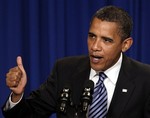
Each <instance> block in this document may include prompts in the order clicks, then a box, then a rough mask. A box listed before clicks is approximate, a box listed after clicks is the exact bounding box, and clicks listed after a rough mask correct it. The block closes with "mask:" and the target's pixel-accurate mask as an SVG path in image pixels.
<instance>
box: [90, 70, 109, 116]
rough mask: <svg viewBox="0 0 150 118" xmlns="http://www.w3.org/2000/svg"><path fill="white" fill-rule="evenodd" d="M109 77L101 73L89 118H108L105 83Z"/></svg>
mask: <svg viewBox="0 0 150 118" xmlns="http://www.w3.org/2000/svg"><path fill="white" fill-rule="evenodd" d="M105 78H107V76H106V75H105V74H104V73H103V72H100V73H99V80H98V82H97V83H96V86H95V88H94V93H93V100H92V103H91V106H90V108H89V113H88V118H106V114H107V90H106V88H105V85H104V83H103V81H104V79H105Z"/></svg>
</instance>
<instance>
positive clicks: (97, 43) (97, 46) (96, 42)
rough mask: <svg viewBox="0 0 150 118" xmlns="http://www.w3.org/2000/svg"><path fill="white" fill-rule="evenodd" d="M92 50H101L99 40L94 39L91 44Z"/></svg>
mask: <svg viewBox="0 0 150 118" xmlns="http://www.w3.org/2000/svg"><path fill="white" fill-rule="evenodd" d="M91 48H92V50H93V51H100V50H101V43H100V40H98V39H96V40H95V41H94V42H93V44H92V47H91Z"/></svg>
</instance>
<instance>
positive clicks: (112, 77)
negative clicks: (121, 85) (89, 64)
mask: <svg viewBox="0 0 150 118" xmlns="http://www.w3.org/2000/svg"><path fill="white" fill-rule="evenodd" d="M121 63H122V53H121V55H120V58H119V60H118V61H117V63H116V64H115V65H113V66H112V67H110V68H109V69H107V70H106V71H105V72H104V73H105V74H106V75H107V78H106V79H105V80H104V85H105V87H106V90H107V95H108V104H107V108H109V106H110V103H111V100H112V96H113V93H114V90H115V87H116V82H117V79H118V75H119V71H120V68H121ZM89 79H90V80H92V81H93V82H94V84H95V85H96V83H97V82H98V79H99V72H96V71H95V70H93V69H92V68H91V71H90V77H89Z"/></svg>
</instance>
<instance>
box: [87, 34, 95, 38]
mask: <svg viewBox="0 0 150 118" xmlns="http://www.w3.org/2000/svg"><path fill="white" fill-rule="evenodd" d="M88 37H89V39H95V38H96V35H95V34H93V33H89V34H88Z"/></svg>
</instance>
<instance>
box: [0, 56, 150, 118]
mask: <svg viewBox="0 0 150 118" xmlns="http://www.w3.org/2000/svg"><path fill="white" fill-rule="evenodd" d="M89 73H90V63H89V58H88V57H87V56H78V57H67V58H65V59H61V60H59V61H57V63H56V64H55V66H54V69H53V70H52V72H51V74H50V76H49V77H48V79H47V81H46V82H45V83H44V84H42V85H41V86H40V88H39V89H38V90H36V91H34V92H32V93H31V95H30V96H29V97H28V98H27V99H22V100H21V102H20V103H19V104H18V105H16V106H15V107H14V108H12V109H11V110H8V111H3V113H4V115H5V117H6V118H12V117H14V118H48V116H49V115H51V114H52V113H55V112H56V114H57V117H58V118H74V116H75V113H76V112H77V113H78V118H85V114H86V113H84V112H81V107H80V101H81V100H80V99H81V94H82V90H83V84H84V82H85V81H86V80H88V79H89ZM66 83H68V84H69V85H70V86H71V101H72V102H71V105H68V108H67V113H66V114H63V113H60V112H59V107H58V106H59V101H58V99H59V97H60V92H61V90H62V89H63V87H64V86H65V85H66ZM124 90H126V91H124ZM107 118H150V66H148V65H145V64H142V63H140V62H137V61H135V60H133V59H130V58H128V57H126V56H125V55H123V63H122V66H121V70H120V73H119V77H118V81H117V83H116V88H115V91H114V95H113V98H112V101H111V104H110V107H109V110H108V114H107Z"/></svg>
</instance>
